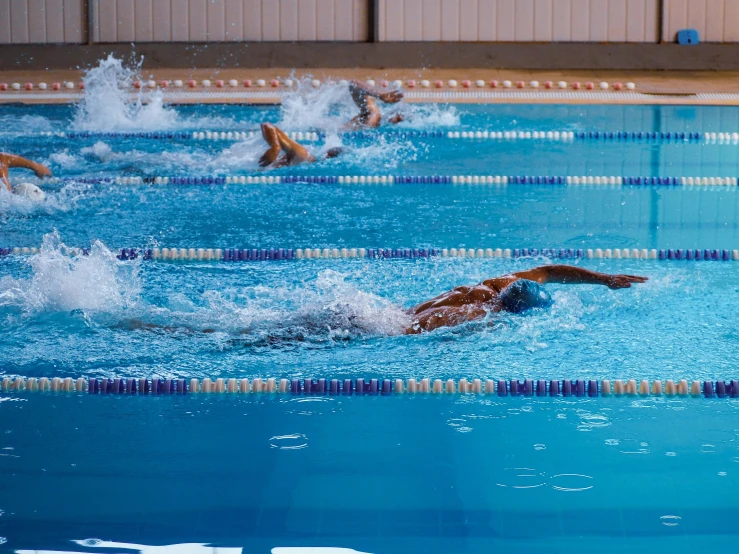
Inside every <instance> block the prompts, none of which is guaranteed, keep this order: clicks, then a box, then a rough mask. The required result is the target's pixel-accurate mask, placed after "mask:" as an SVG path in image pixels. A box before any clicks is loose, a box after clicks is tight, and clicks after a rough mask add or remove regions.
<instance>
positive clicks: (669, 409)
mask: <svg viewBox="0 0 739 554" xmlns="http://www.w3.org/2000/svg"><path fill="white" fill-rule="evenodd" d="M319 92H320V91H319ZM323 92H324V95H323V96H321V95H320V94H319V93H310V94H307V95H306V94H303V95H300V94H298V95H295V97H292V98H289V99H288V101H287V103H286V104H285V106H284V107H283V108H277V107H269V108H261V107H251V106H248V107H244V106H197V107H191V106H187V107H185V106H182V107H176V108H166V107H162V106H159V105H158V104H157V103H156V102H155V103H153V104H150V105H148V106H145V107H134V108H132V107H130V106H129V105H126V104H125V103H124V104H120V103H119V104H113V105H111V104H109V103H108V104H101V103H100V102H101V101H100V100H99V99H97V100H96V99H95V98H96V97H95V96H94V91H93V92H91V93H90V97H89V98H90V100H89V102H88V105H87V107H86V109H85V110H83V111H76V110H75V109H73V108H70V107H58V106H44V107H34V108H26V107H19V106H3V107H0V121H1V122H2V128H3V132H4V133H5V134H4V135H3V136H2V140H3V143H2V144H3V145H2V149H3V150H7V151H15V152H19V153H22V154H24V155H26V156H28V157H31V158H35V159H38V160H39V161H43V162H46V163H48V164H49V165H50V166H51V167H52V169H53V170H54V171H55V173H56V174H57V175H58V176H60V177H62V178H63V180H62V181H60V182H58V183H56V184H52V185H49V188H48V189H47V191H48V192H49V194H48V198H47V201H46V202H44V203H42V204H34V203H31V202H29V201H27V200H26V199H23V198H17V197H13V196H11V195H9V194H5V193H2V194H0V210H2V214H1V215H0V218H1V219H2V242H3V244H0V247H27V248H30V247H34V248H41V251H40V253H38V254H35V255H33V256H27V255H7V256H3V257H0V321H1V322H2V326H3V338H2V348H1V349H0V372H1V373H0V376H2V377H5V376H12V377H15V376H25V377H27V378H40V377H45V376H49V377H51V376H60V377H66V376H73V377H75V378H76V377H84V378H85V379H87V380H91V379H93V378H97V379H101V378H113V377H116V378H124V379H126V378H135V379H138V378H141V377H153V376H157V377H162V378H177V379H179V378H182V379H187V380H188V381H189V379H190V378H196V379H199V380H201V381H202V380H203V379H205V378H216V377H225V378H238V379H249V380H250V382H252V383H253V380H254V379H255V378H268V377H273V378H277V379H280V378H288V379H301V380H303V379H317V378H327V379H339V380H344V379H351V380H356V379H358V378H364V379H372V378H378V379H381V380H382V379H390V380H395V379H402V380H404V381H405V380H407V379H410V378H415V379H421V378H430V379H441V380H444V381H446V380H447V379H452V380H454V381H455V383H457V382H458V380H459V379H461V378H466V379H470V380H471V379H475V378H480V379H493V380H497V379H504V380H508V379H527V378H528V379H544V380H553V379H554V380H556V379H566V380H569V379H583V380H586V381H587V380H590V379H594V380H598V381H600V380H603V379H609V380H613V379H632V378H633V379H637V380H640V379H648V380H650V381H653V380H656V379H658V380H661V381H662V382H665V381H666V380H668V379H675V380H677V379H689V380H698V381H703V380H709V381H717V380H723V379H727V380H728V379H732V378H734V377H735V375H734V374H733V371H734V365H735V364H734V357H735V351H736V344H737V340H738V339H739V336H738V335H737V331H736V314H735V309H734V305H735V302H736V299H737V293H739V288H737V285H736V279H735V272H736V265H735V264H736V262H733V261H730V260H729V261H706V260H703V261H695V260H692V261H689V260H685V259H683V260H659V259H634V258H632V257H629V258H627V259H624V258H621V259H615V258H613V257H611V258H595V257H592V258H587V257H583V258H578V259H568V260H567V261H568V262H570V263H576V264H578V265H581V266H583V267H587V268H590V269H594V270H598V271H605V272H619V273H631V274H644V275H647V276H649V277H650V280H649V282H648V283H646V284H644V285H640V286H638V287H634V288H632V289H628V290H616V291H612V290H609V289H607V288H601V289H599V288H596V287H592V286H583V287H564V286H556V285H553V286H549V287H548V289H549V291H550V292H551V293H552V294H553V296H554V299H555V302H554V305H553V307H552V308H551V309H549V310H546V311H542V310H535V311H533V312H532V313H529V314H526V315H522V316H510V315H504V316H497V317H492V316H491V317H489V318H488V319H486V320H485V321H483V322H478V323H472V324H467V325H464V326H461V327H457V328H450V329H442V330H439V331H435V332H433V333H426V334H422V335H417V336H405V335H401V334H400V333H401V332H402V330H403V329H404V328H405V326H407V324H408V317H407V316H406V314H405V312H404V310H405V309H406V308H408V307H410V306H412V305H414V304H417V303H419V302H421V301H423V300H425V299H428V298H430V297H433V296H435V295H437V294H439V293H441V292H442V291H444V290H448V289H450V288H452V287H454V286H457V285H460V284H472V283H476V282H479V281H481V280H483V279H485V278H488V277H491V276H494V275H499V274H503V273H507V272H510V271H514V270H517V269H524V268H529V267H532V266H534V265H536V264H541V263H549V262H550V256H551V253H549V255H545V256H542V255H541V253H540V252H539V253H537V254H535V255H527V256H521V257H516V258H514V257H511V258H503V257H482V258H479V257H475V258H469V257H465V258H460V257H451V256H448V257H443V256H441V255H439V256H432V257H424V258H412V259H408V258H404V259H382V258H366V257H365V258H352V259H345V258H338V259H337V258H328V259H325V258H320V259H305V258H304V259H295V260H284V261H262V262H260V261H241V262H226V261H219V260H186V261H155V260H144V259H142V256H139V257H138V258H137V259H135V260H119V259H118V258H117V257H116V254H117V253H118V249H120V248H135V249H144V250H145V249H154V248H160V249H161V248H165V247H166V248H173V247H176V248H210V249H229V248H239V249H247V248H248V249H261V248H293V249H295V248H301V249H304V248H311V249H313V248H319V249H324V248H328V249H334V248H336V249H342V248H346V249H351V248H357V249H359V248H365V249H370V248H393V249H398V248H401V249H413V248H415V249H434V248H438V249H440V250H441V249H451V248H457V249H459V248H466V249H470V248H473V249H483V251H484V249H488V248H490V249H496V248H501V249H523V248H527V249H534V248H535V249H539V251H540V250H541V249H542V248H547V249H549V248H553V249H557V250H555V252H559V249H572V250H573V251H577V250H578V249H582V250H583V251H584V252H585V251H587V249H597V248H600V249H629V252H631V251H632V250H633V249H637V250H638V251H641V250H642V249H646V250H647V251H649V250H651V249H657V250H660V249H667V250H669V249H673V250H676V249H679V250H680V251H681V252H684V251H685V249H692V250H695V249H701V251H703V249H709V251H710V250H718V251H722V250H727V251H731V250H732V249H735V248H736V247H737V244H739V240H737V238H738V237H737V234H738V227H739V223H737V221H738V218H737V210H738V203H737V193H736V186H735V184H734V185H723V186H685V187H683V186H674V185H664V186H661V185H655V186H652V185H648V186H647V185H638V186H628V185H620V186H613V185H590V186H589V185H569V186H568V185H562V184H552V185H549V184H508V185H507V186H502V185H495V184H491V185H485V184H478V185H462V184H451V183H447V184H444V183H438V184H434V183H429V184H419V183H409V184H397V183H396V184H392V185H389V184H385V185H382V184H351V185H349V184H338V183H329V182H327V183H320V182H317V183H315V182H313V183H307V182H303V183H280V184H268V183H264V184H263V183H257V184H249V185H239V184H228V185H224V184H214V185H194V184H193V185H174V184H168V185H164V184H134V185H122V184H116V183H115V182H110V181H108V180H105V179H107V178H113V179H115V178H116V177H118V178H121V177H142V178H144V177H153V176H178V177H185V178H195V177H197V178H198V179H200V178H203V177H225V176H227V175H228V176H239V175H241V176H246V175H249V176H253V175H259V176H263V175H265V174H264V173H261V174H260V173H258V172H257V168H256V161H257V159H258V157H259V155H260V154H261V149H262V148H263V146H262V145H261V143H260V140H261V139H258V138H254V139H247V140H245V141H236V140H228V139H227V138H226V139H224V140H220V139H219V140H197V139H192V135H191V133H192V132H195V131H203V132H205V131H219V132H229V131H230V132H232V133H233V132H248V131H251V130H255V129H256V128H257V126H258V124H259V123H260V122H261V121H264V120H270V121H275V122H280V123H282V124H283V125H284V126H285V127H286V128H287V129H288V130H291V131H300V132H304V133H305V132H313V131H316V130H317V129H319V128H328V129H329V131H331V130H336V128H337V126H338V123H339V122H340V121H343V120H344V119H345V118H346V115H347V113H346V112H347V110H348V108H347V107H346V104H345V103H343V102H344V100H342V97H341V94H342V93H341V91H338V92H337V91H334V90H328V91H323ZM329 93H330V94H329ZM327 95H328V96H330V97H331V98H332V101H333V103H329V102H327V101H325V98H324V97H325V96H327ZM331 95H333V96H331ZM336 104H338V107H337V106H336ZM332 106H333V107H332ZM306 107H307V108H309V109H306ZM402 109H404V110H407V113H408V114H409V115H410V116H411V117H409V120H408V121H407V122H406V123H404V124H403V125H402V126H401V127H400V129H401V131H402V132H405V133H406V134H405V136H403V135H398V134H396V132H397V131H398V129H392V130H388V129H383V130H381V131H380V132H379V133H378V135H377V136H369V135H367V136H345V135H340V134H336V133H332V132H329V134H328V136H327V137H326V138H325V139H323V138H322V139H321V140H320V141H318V142H317V143H316V144H315V147H316V148H317V149H319V150H320V149H325V148H326V147H328V146H333V145H337V144H339V143H341V144H342V145H344V146H345V147H347V149H348V150H349V152H348V153H347V155H346V156H345V157H344V158H339V159H337V160H334V161H329V162H321V163H318V164H316V165H314V166H310V167H300V168H288V169H282V170H277V171H274V172H270V173H268V174H267V175H270V176H283V177H288V178H289V177H291V176H293V175H301V176H307V177H309V176H327V177H338V176H346V175H349V176H352V175H394V176H399V177H400V176H452V175H514V176H515V175H535V176H553V175H564V176H566V175H583V176H587V175H606V176H608V175H619V176H627V175H633V176H641V177H644V176H646V177H683V176H693V177H727V176H730V177H736V176H737V175H739V172H737V170H736V168H737V151H739V146H737V145H736V144H733V143H732V140H730V139H727V140H726V141H711V140H708V141H706V140H703V139H702V138H701V139H700V140H698V139H696V140H692V139H677V140H673V139H672V138H668V137H664V138H663V137H661V136H660V135H658V136H657V137H655V138H650V139H648V140H647V139H644V140H640V139H638V137H631V136H629V138H628V139H626V138H624V139H623V140H616V139H615V138H614V139H610V138H606V139H602V138H596V137H595V136H593V137H590V136H589V135H588V136H587V137H585V138H583V139H581V140H572V141H567V140H559V141H557V140H547V135H546V133H547V132H552V133H553V132H554V131H557V132H560V133H561V132H570V131H571V132H573V133H574V132H578V133H579V132H586V133H590V132H595V131H598V132H599V133H601V132H604V131H605V132H608V133H610V132H614V133H618V132H622V133H623V132H628V133H639V132H642V133H646V132H649V133H653V132H656V133H701V134H703V133H709V132H725V131H730V130H731V129H733V128H736V123H737V121H736V120H737V119H739V108H707V107H644V106H639V107H628V106H526V105H515V106H513V105H512V106H475V105H449V106H435V105H414V106H409V107H404V108H402ZM485 130H487V131H488V132H490V131H496V132H497V131H506V132H512V131H516V132H526V131H529V132H532V133H533V132H537V133H538V132H544V133H545V135H544V137H543V138H541V139H533V138H531V139H527V138H526V137H525V136H524V137H522V138H521V139H516V140H513V139H510V140H492V139H481V138H480V139H464V140H463V139H461V137H460V139H455V138H453V137H452V138H449V137H448V133H449V132H460V133H461V132H469V131H485ZM430 131H433V132H435V133H437V134H441V135H442V136H428V133H429V132H430ZM48 132H52V133H57V134H58V133H87V135H80V134H75V135H67V136H65V137H60V136H57V135H52V136H48V135H46V134H42V133H48ZM121 132H123V133H152V135H151V136H149V137H147V136H143V137H142V136H138V135H137V136H125V135H123V136H120V135H116V134H111V133H121ZM424 132H425V133H427V136H423V133H424ZM99 133H107V134H106V135H102V134H99ZM153 133H157V136H156V137H154V136H153ZM160 133H165V134H166V133H183V134H185V133H187V134H186V136H185V137H184V138H182V137H180V138H171V139H170V138H168V136H165V137H164V138H163V137H162V136H161V135H160ZM188 137H189V138H188ZM94 179H103V182H96V183H90V182H86V181H91V180H94ZM67 246H69V247H79V248H88V249H89V255H86V256H79V255H73V254H70V252H69V249H68V248H67ZM529 254H532V253H529ZM681 257H684V256H683V255H682V254H681ZM455 386H456V385H455ZM0 400H2V402H0V410H3V417H2V418H1V419H0V421H1V422H2V430H3V435H2V437H3V439H2V444H0V449H1V450H0V468H2V470H3V474H4V475H5V476H6V478H5V479H4V480H3V482H2V484H0V491H2V494H0V510H1V511H0V536H1V537H3V538H4V539H5V540H6V541H7V542H5V543H4V544H3V545H2V546H0V548H5V549H7V550H8V551H21V550H23V551H25V550H39V549H45V550H64V551H69V550H72V551H80V552H105V551H114V550H115V549H118V550H120V549H124V548H127V547H128V548H133V549H142V548H143V547H137V546H135V545H148V547H149V548H151V547H164V546H166V545H182V544H184V543H195V544H201V545H212V546H216V547H219V548H224V549H225V548H234V549H239V550H240V549H241V548H242V547H243V551H244V552H245V553H246V552H249V553H251V552H269V551H270V550H271V549H273V548H277V547H310V546H321V547H337V548H350V549H354V550H356V551H360V552H378V553H379V552H409V551H410V552H444V553H447V552H483V551H485V552H487V551H489V550H490V549H491V548H497V549H499V550H501V551H503V552H531V551H537V552H565V551H567V552H573V551H574V552H592V551H593V549H594V548H596V547H595V546H594V545H597V551H599V552H617V551H618V552H621V551H623V550H624V549H626V548H628V549H632V550H634V551H637V552H646V551H654V550H655V549H662V548H670V549H671V550H673V551H675V552H692V551H694V550H695V549H696V548H698V546H699V545H700V546H702V547H706V545H708V546H709V547H714V548H727V547H729V545H732V544H733V542H735V540H736V536H735V531H734V529H733V517H734V514H735V513H736V510H737V503H736V499H735V498H734V495H733V494H732V492H731V491H732V490H733V487H734V486H735V485H736V483H735V482H734V481H735V480H736V478H737V472H736V471H735V469H734V468H735V464H736V463H737V462H739V451H737V434H738V433H739V430H737V429H735V427H736V425H735V424H733V423H732V422H733V421H734V419H733V418H734V417H735V412H736V410H737V406H739V405H738V404H737V401H736V400H735V399H733V398H713V399H697V398H690V397H682V396H680V397H665V396H659V397H656V396H629V397H620V398H605V397H598V398H593V397H588V396H586V397H576V398H567V397H561V396H559V397H557V398H543V397H537V396H531V397H525V396H524V397H522V398H511V397H510V396H509V397H505V398H504V397H499V396H497V395H495V394H493V395H490V394H486V395H457V394H455V395H441V396H439V395H434V396H431V395H410V396H409V395H385V396H382V395H379V396H375V395H367V396H362V395H353V396H351V397H347V396H342V395H338V396H337V395H330V394H324V395H304V394H300V395H290V394H280V395H272V394H248V395H247V394H226V395H204V394H189V395H187V396H181V395H179V396H177V395H175V396H166V397H165V396H151V395H146V396H138V395H137V396H133V397H121V396H118V395H104V396H103V395H94V394H93V395H88V394H85V395H81V394H77V393H43V394H42V393H39V394H32V393H29V392H24V393H18V392H3V393H2V396H0ZM92 539H99V540H100V541H107V542H96V541H94V540H92ZM70 541H78V542H70ZM116 543H117V544H116ZM126 545H127V546H126ZM183 548H184V547H182V546H180V547H175V549H176V550H181V549H183ZM190 548H192V549H193V550H194V551H198V547H196V546H191V547H190ZM205 548H210V547H209V546H203V547H202V548H201V549H205ZM111 549H113V550H111Z"/></svg>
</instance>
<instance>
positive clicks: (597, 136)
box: [1, 129, 739, 145]
mask: <svg viewBox="0 0 739 554" xmlns="http://www.w3.org/2000/svg"><path fill="white" fill-rule="evenodd" d="M1 135H2V136H11V137H28V136H31V137H51V138H64V139H89V138H92V139H153V140H196V141H241V140H247V139H252V138H256V137H260V136H261V131H259V130H220V131H219V130H204V131H136V132H103V131H44V132H40V133H36V134H26V133H14V132H6V133H1ZM287 135H288V136H289V137H290V138H291V139H293V140H297V141H303V142H317V141H319V140H323V139H325V138H326V136H327V133H325V132H317V131H289V132H287ZM338 135H339V136H341V137H345V138H356V139H377V137H384V138H390V139H424V138H431V139H468V140H504V141H515V140H539V141H541V140H544V141H554V142H574V141H578V142H587V141H596V142H649V143H659V142H670V143H675V144H688V143H698V142H702V143H703V144H727V145H728V144H732V145H737V144H739V133H737V132H702V133H699V132H687V133H686V132H677V131H666V132H664V131H663V132H656V131H651V132H650V131H638V132H636V131H631V132H629V131H568V130H562V131H559V130H556V131H516V130H506V131H498V130H487V129H485V130H464V131H458V130H446V131H444V130H432V131H419V130H412V129H409V130H402V131H398V130H393V131H350V132H343V133H338Z"/></svg>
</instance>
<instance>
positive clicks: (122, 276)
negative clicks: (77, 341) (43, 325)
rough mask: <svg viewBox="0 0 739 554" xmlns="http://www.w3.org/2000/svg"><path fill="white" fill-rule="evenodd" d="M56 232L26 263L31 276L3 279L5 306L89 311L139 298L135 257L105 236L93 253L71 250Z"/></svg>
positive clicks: (34, 310) (129, 303)
mask: <svg viewBox="0 0 739 554" xmlns="http://www.w3.org/2000/svg"><path fill="white" fill-rule="evenodd" d="M67 252H68V249H67V247H66V246H65V245H64V244H63V243H62V242H61V239H60V238H59V235H58V234H57V233H56V232H54V233H51V234H49V235H46V236H45V237H44V240H43V244H42V246H41V249H40V251H39V253H38V254H36V255H33V256H31V257H30V258H29V259H28V260H27V262H26V263H27V264H28V265H29V266H30V269H31V276H30V277H28V278H19V279H15V278H13V277H7V276H6V277H3V278H1V279H0V306H2V307H8V308H16V309H18V310H20V311H22V312H24V313H31V314H33V313H39V312H58V311H71V310H81V311H83V312H84V313H85V314H89V313H94V312H112V311H118V310H121V309H124V308H127V307H130V306H133V305H135V304H136V302H137V301H138V297H139V294H140V289H141V287H140V284H139V276H138V269H139V265H138V263H136V262H126V263H123V262H120V261H119V260H117V259H116V257H115V254H114V253H113V252H111V251H110V250H108V249H107V248H106V247H105V245H103V244H102V243H101V242H94V243H93V244H92V248H91V249H90V255H89V256H71V255H69V254H68V253H67Z"/></svg>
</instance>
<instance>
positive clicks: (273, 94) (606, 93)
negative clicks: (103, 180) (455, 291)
mask: <svg viewBox="0 0 739 554" xmlns="http://www.w3.org/2000/svg"><path fill="white" fill-rule="evenodd" d="M82 75H83V73H82V72H81V71H64V70H51V71H4V72H0V83H7V84H8V85H10V84H11V83H14V82H17V83H20V84H21V85H24V84H25V83H27V82H28V83H33V84H34V89H33V90H31V91H27V90H12V89H11V88H10V87H8V90H6V91H0V103H24V104H36V103H41V104H50V103H69V102H75V101H77V100H79V99H80V97H81V91H80V90H79V88H78V83H79V82H80V81H81V78H82ZM307 77H310V78H313V79H320V80H321V81H324V80H327V79H333V80H335V81H336V80H339V79H362V80H366V79H374V80H375V81H376V82H378V83H379V82H380V81H381V80H383V79H386V80H388V81H394V80H401V81H403V82H404V83H405V82H407V81H408V80H411V79H414V80H416V81H417V82H419V83H418V84H417V86H416V88H413V89H409V88H407V87H406V88H405V91H406V92H407V93H408V94H407V101H409V102H444V103H446V102H474V103H527V104H531V103H541V104H687V105H739V72H728V71H724V72H717V71H706V72H693V71H664V72H654V71H545V70H535V71H534V70H496V69H436V70H424V69H419V70H409V69H376V70H371V69H366V68H361V69H357V68H351V69H349V68H348V69H331V70H327V69H314V70H310V71H308V70H299V71H293V70H291V69H275V68H271V69H196V70H186V69H167V68H161V69H147V70H144V71H143V72H142V80H149V79H151V80H154V81H156V82H157V83H159V82H161V81H174V80H177V79H179V80H182V81H183V82H185V83H186V82H187V81H188V80H190V79H194V80H196V81H197V82H198V83H201V82H202V81H203V80H205V79H209V80H211V81H212V83H213V84H212V85H211V86H210V87H208V88H205V87H202V86H197V87H194V88H189V87H187V86H186V85H185V87H184V88H179V89H175V88H171V87H168V88H167V89H165V101H167V102H170V103H174V104H188V103H215V104H241V103H248V104H277V103H279V102H280V93H281V92H282V91H283V90H284V89H283V88H282V87H277V88H272V87H270V86H269V82H270V81H271V80H272V79H275V78H277V79H280V80H282V79H287V78H292V79H301V78H307ZM231 79H235V80H236V81H238V83H239V86H238V87H230V86H228V81H230V80H231ZM245 79H251V80H252V82H253V83H256V81H257V80H259V79H264V80H265V81H266V82H267V86H266V87H264V88H259V87H256V86H252V88H245V87H244V86H243V85H242V84H241V83H242V82H243V81H244V80H245ZM422 79H427V80H429V81H431V83H432V86H431V87H430V88H422V87H420V81H421V80H422ZM452 79H454V80H456V81H457V82H458V86H457V87H454V88H452V87H449V86H448V82H449V80H452ZM465 79H468V80H470V81H472V87H471V88H463V87H462V81H463V80H465ZM478 79H479V80H483V81H485V82H486V83H489V82H490V81H492V80H497V81H498V82H499V83H501V84H499V86H498V87H497V88H491V87H489V86H486V87H481V88H478V87H476V86H474V83H475V81H476V80H478ZM216 80H223V81H225V83H226V86H224V87H223V88H217V87H216V86H215V81H216ZM437 80H440V81H443V82H444V86H442V87H440V88H437V87H435V86H434V85H433V83H434V81H437ZM505 80H509V81H511V82H512V83H513V88H503V87H502V82H503V81H505ZM65 81H69V82H73V83H75V88H74V89H71V90H70V89H66V88H62V90H60V91H53V90H51V83H54V82H59V83H63V82H65ZM518 81H523V82H525V83H526V85H525V87H524V88H523V89H517V88H515V87H516V85H515V83H516V82H518ZM531 81H538V82H539V83H540V84H539V88H532V87H531V86H530V85H529V83H530V82H531ZM546 81H552V82H554V83H555V85H554V87H555V88H553V89H551V90H547V89H545V88H544V83H545V82H546ZM558 81H565V82H567V83H568V88H567V89H566V90H561V89H558V88H556V83H557V82H558ZM576 81H577V82H580V83H581V84H582V86H583V89H584V87H585V83H586V82H593V83H595V86H596V88H595V90H592V91H590V90H573V89H572V88H571V86H569V84H571V83H573V82H576ZM41 82H44V83H47V85H48V89H47V90H40V89H38V86H37V85H38V83H41ZM600 82H607V83H609V84H611V85H612V84H613V83H615V82H620V83H627V82H633V83H635V84H636V90H635V91H628V90H622V91H615V90H613V89H612V88H610V89H608V90H601V89H599V88H598V84H599V83H600Z"/></svg>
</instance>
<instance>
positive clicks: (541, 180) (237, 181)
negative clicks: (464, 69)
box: [45, 174, 739, 187]
mask: <svg viewBox="0 0 739 554" xmlns="http://www.w3.org/2000/svg"><path fill="white" fill-rule="evenodd" d="M45 182H47V183H50V184H64V183H71V182H74V183H86V184H93V185H97V184H116V185H145V184H154V185H279V184H297V183H301V184H302V183H307V184H329V185H332V184H339V185H356V184H358V185H447V184H453V185H497V186H507V185H597V186H604V185H610V186H623V185H627V186H684V187H685V186H732V187H733V186H737V185H739V178H738V177H731V176H727V177H649V176H644V177H639V176H621V175H581V176H578V175H423V176H418V175H265V174H261V175H240V176H236V175H229V176H225V177H219V176H216V177H214V176H190V177H178V176H152V177H64V178H60V177H52V178H51V179H48V180H47V181H45Z"/></svg>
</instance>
